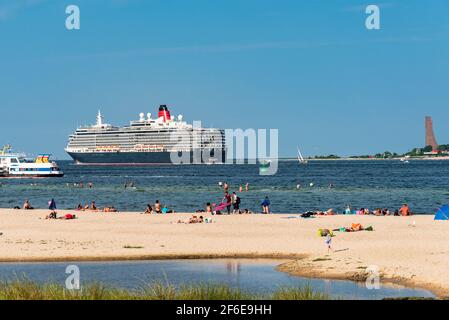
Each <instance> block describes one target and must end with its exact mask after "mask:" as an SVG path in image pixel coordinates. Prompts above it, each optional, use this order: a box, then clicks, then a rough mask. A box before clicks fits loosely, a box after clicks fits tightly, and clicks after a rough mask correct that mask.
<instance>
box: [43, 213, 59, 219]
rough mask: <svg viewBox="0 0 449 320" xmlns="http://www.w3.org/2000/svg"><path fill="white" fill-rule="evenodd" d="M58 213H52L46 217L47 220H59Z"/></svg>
mask: <svg viewBox="0 0 449 320" xmlns="http://www.w3.org/2000/svg"><path fill="white" fill-rule="evenodd" d="M57 215H58V214H57V213H56V211H52V212H50V214H49V215H47V216H46V217H45V219H57Z"/></svg>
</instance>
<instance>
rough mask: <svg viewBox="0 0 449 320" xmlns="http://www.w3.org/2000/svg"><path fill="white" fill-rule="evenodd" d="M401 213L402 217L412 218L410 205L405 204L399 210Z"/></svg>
mask: <svg viewBox="0 0 449 320" xmlns="http://www.w3.org/2000/svg"><path fill="white" fill-rule="evenodd" d="M399 212H400V214H401V216H411V215H412V212H411V211H410V208H409V206H408V204H406V203H404V204H403V205H402V207H401V209H399Z"/></svg>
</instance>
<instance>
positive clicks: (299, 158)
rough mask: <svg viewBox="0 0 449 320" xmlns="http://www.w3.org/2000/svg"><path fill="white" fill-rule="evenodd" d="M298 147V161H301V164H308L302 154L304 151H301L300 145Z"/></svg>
mask: <svg viewBox="0 0 449 320" xmlns="http://www.w3.org/2000/svg"><path fill="white" fill-rule="evenodd" d="M297 148H298V161H299V163H300V164H307V163H308V161H307V160H306V159H304V157H303V156H302V153H301V150H299V147H297Z"/></svg>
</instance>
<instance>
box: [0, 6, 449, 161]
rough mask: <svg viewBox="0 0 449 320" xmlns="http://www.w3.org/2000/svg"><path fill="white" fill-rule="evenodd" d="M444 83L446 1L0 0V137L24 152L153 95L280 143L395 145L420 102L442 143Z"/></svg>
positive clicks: (413, 127) (153, 102)
mask: <svg viewBox="0 0 449 320" xmlns="http://www.w3.org/2000/svg"><path fill="white" fill-rule="evenodd" d="M70 4H76V5H78V6H79V7H80V10H81V29H80V30H76V31H68V30H66V28H65V19H66V14H65V8H66V6H67V5H70ZM368 4H377V5H379V7H380V8H381V30H367V29H366V28H365V19H366V17H367V15H366V14H365V12H364V11H365V7H366V5H368ZM448 85H449V2H448V1H446V0H429V1H417V0H403V1H398V0H392V1H388V0H386V1H377V2H376V1H369V2H365V1H351V0H346V1H343V0H332V1H330V0H309V1H298V0H291V1H287V0H280V1H279V0H278V1H274V0H272V1H268V0H190V1H187V0H184V1H179V0H154V1H153V0H71V1H61V0H0V111H1V116H0V119H1V125H0V144H5V143H11V144H13V145H14V147H15V149H16V150H20V151H26V152H28V153H39V152H50V153H53V154H54V155H55V156H57V157H58V158H60V159H62V158H66V157H67V156H66V155H65V154H64V151H63V149H64V147H65V145H66V142H67V137H68V135H69V134H70V133H71V132H72V131H74V130H75V128H76V127H77V126H78V125H81V124H90V123H93V122H94V121H95V115H96V113H97V110H98V109H99V108H101V110H102V113H103V114H104V116H105V118H106V120H107V121H108V122H109V123H113V124H117V125H123V124H127V123H128V121H129V120H131V119H137V118H138V114H139V113H140V112H152V113H153V114H154V113H155V112H156V109H157V106H158V105H159V104H167V105H169V106H170V108H171V109H172V112H174V113H175V114H179V113H181V114H183V115H184V116H185V118H186V119H187V120H188V121H191V120H202V121H203V124H204V125H207V126H209V125H211V126H216V127H222V128H244V129H245V128H279V149H280V155H281V156H293V155H295V153H296V145H300V146H301V148H302V151H303V153H304V154H305V155H314V154H328V153H337V154H340V155H350V154H365V153H375V152H378V151H384V150H392V151H397V152H404V151H406V150H408V149H410V148H412V147H415V146H421V145H423V144H424V116H425V115H431V116H433V118H434V126H435V131H436V135H437V139H438V142H439V143H441V144H442V143H449V124H448V123H449V121H448V120H449V90H448Z"/></svg>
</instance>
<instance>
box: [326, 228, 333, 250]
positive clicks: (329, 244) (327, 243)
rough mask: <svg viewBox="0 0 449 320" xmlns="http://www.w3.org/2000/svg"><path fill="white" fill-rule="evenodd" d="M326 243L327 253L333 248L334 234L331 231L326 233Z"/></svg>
mask: <svg viewBox="0 0 449 320" xmlns="http://www.w3.org/2000/svg"><path fill="white" fill-rule="evenodd" d="M325 243H326V246H327V253H329V252H330V251H331V250H332V247H331V244H332V236H331V234H330V233H328V234H327V235H326V239H325Z"/></svg>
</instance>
